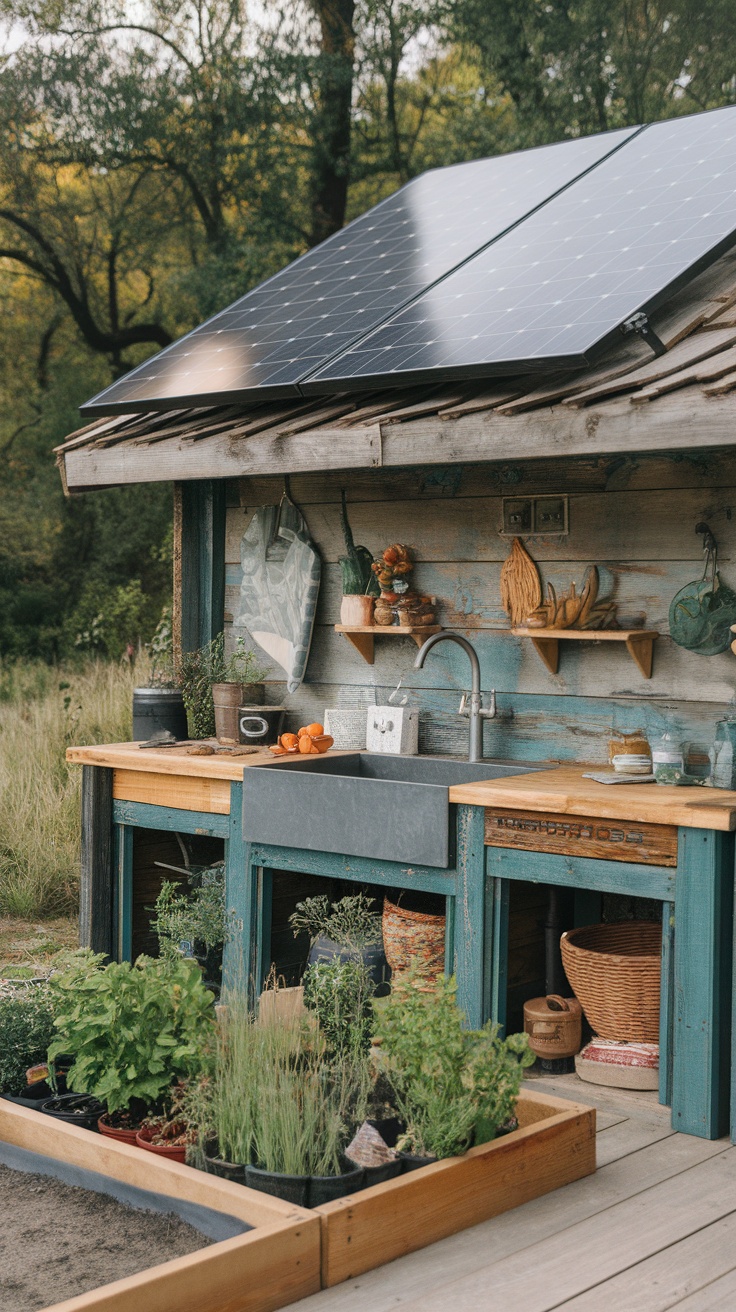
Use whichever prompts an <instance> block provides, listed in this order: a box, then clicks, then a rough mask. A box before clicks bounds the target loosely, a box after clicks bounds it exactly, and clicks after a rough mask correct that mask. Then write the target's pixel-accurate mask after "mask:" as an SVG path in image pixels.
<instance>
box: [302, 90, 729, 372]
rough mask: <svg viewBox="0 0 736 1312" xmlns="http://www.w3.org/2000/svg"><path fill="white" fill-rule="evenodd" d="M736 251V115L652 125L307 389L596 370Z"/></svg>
mask: <svg viewBox="0 0 736 1312" xmlns="http://www.w3.org/2000/svg"><path fill="white" fill-rule="evenodd" d="M729 116H730V117H729ZM660 230H661V231H660ZM734 242H736V108H732V107H727V108H725V109H721V110H714V111H710V112H708V113H705V114H697V115H692V116H688V117H686V118H678V119H671V120H668V121H665V122H663V123H656V124H652V125H650V126H648V127H646V128H644V129H643V130H642V131H641V132H639V133H637V134H635V135H634V136H633V137H632V138H631V139H629V140H628V141H627V142H626V144H625V145H624V146H623V148H622V149H621V150H619V151H617V152H615V153H614V154H612V155H610V156H608V157H607V158H606V159H605V160H603V161H602V162H601V163H600V164H598V165H597V166H596V167H595V168H594V169H591V170H589V171H588V172H587V173H586V174H585V175H584V176H583V177H582V178H580V179H578V180H577V181H576V182H574V183H573V184H571V186H570V187H568V188H566V189H565V190H564V191H562V192H561V193H560V194H558V196H557V197H555V198H554V199H552V200H550V201H549V202H548V203H547V204H546V205H545V206H543V207H541V208H540V209H538V210H537V211H536V212H535V213H534V214H533V215H531V216H530V217H528V218H527V219H526V220H525V221H524V222H523V223H522V224H519V225H518V226H517V227H515V228H514V229H513V230H512V231H511V232H510V233H507V234H506V235H504V236H503V237H501V238H499V240H498V241H496V242H494V243H492V244H491V245H490V246H488V247H487V248H486V249H485V250H484V251H482V252H480V253H479V254H477V255H475V256H473V257H472V258H470V259H469V260H468V261H466V262H465V263H464V264H463V265H462V266H461V267H460V268H459V269H457V270H455V271H453V272H452V273H450V274H449V275H447V276H446V277H445V278H443V279H442V280H441V281H439V282H438V283H437V284H435V286H434V287H433V288H431V289H429V290H428V291H427V292H425V293H423V294H422V295H420V296H419V297H417V298H416V299H415V301H413V302H412V304H411V305H410V306H408V307H405V308H404V309H403V310H401V311H399V312H398V313H397V314H395V315H393V316H392V317H391V318H390V319H389V320H388V321H387V322H386V323H385V324H383V325H381V326H380V327H379V328H377V329H376V330H374V331H373V332H372V333H370V334H368V336H367V337H365V338H362V339H360V340H359V341H358V342H357V343H356V344H355V345H354V346H353V347H352V348H350V349H349V350H348V351H347V352H345V353H344V355H343V356H342V357H340V359H338V360H333V361H332V362H331V363H330V364H329V365H327V366H323V368H322V369H320V370H319V371H317V372H316V373H315V374H314V375H313V376H312V377H311V378H310V379H307V380H305V381H304V383H303V384H302V390H303V391H304V393H305V394H307V395H309V394H312V393H319V392H321V391H331V392H334V391H336V390H350V389H352V388H356V389H357V388H360V389H365V388H367V387H372V386H375V385H378V384H379V383H380V385H381V386H386V385H390V384H391V383H393V384H394V385H396V384H398V383H400V384H401V385H408V384H412V383H420V382H423V381H426V380H430V379H431V380H432V381H433V382H437V381H441V380H443V379H458V378H479V377H483V378H486V377H492V376H494V375H495V376H510V375H514V374H517V373H521V372H524V373H526V372H529V371H530V370H535V369H537V370H540V369H541V370H546V371H548V370H549V369H550V368H554V369H556V368H572V367H583V366H585V365H586V364H589V363H591V362H592V361H593V360H595V359H596V358H597V357H598V356H599V355H600V354H601V353H602V352H603V351H604V350H605V349H606V348H607V346H608V345H609V344H610V343H611V342H612V341H614V340H617V338H618V333H619V331H620V326H621V325H622V324H623V323H624V322H625V321H626V320H628V319H629V318H630V317H631V316H632V315H633V314H635V313H636V312H637V311H642V310H643V311H645V312H647V313H651V312H652V311H653V310H655V309H656V308H657V307H658V306H659V305H661V304H663V303H664V302H665V301H666V300H668V299H669V298H670V297H671V296H672V295H673V293H674V292H675V291H677V290H678V288H679V287H681V286H683V285H684V284H685V283H686V282H688V281H690V280H691V279H692V278H693V277H694V276H696V274H697V273H699V272H700V271H701V270H702V269H704V268H706V267H707V266H708V265H709V264H711V263H712V262H713V261H714V260H716V259H717V258H718V257H719V256H720V255H722V254H723V253H724V251H725V250H727V249H729V247H731V246H733V244H734ZM544 275H547V277H545V276H544Z"/></svg>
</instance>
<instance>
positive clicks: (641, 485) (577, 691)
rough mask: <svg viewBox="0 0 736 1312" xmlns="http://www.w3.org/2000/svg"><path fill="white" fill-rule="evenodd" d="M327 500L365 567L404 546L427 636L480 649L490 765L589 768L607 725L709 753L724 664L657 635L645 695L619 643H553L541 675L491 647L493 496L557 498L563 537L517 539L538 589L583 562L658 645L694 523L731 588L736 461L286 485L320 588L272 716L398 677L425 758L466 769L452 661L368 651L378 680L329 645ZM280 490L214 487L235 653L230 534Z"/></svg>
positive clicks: (361, 476)
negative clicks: (706, 744)
mask: <svg viewBox="0 0 736 1312" xmlns="http://www.w3.org/2000/svg"><path fill="white" fill-rule="evenodd" d="M694 436H695V435H694ZM341 486H345V487H346V489H347V492H348V500H349V508H350V519H351V523H352V525H353V530H354V533H355V540H356V542H359V543H365V544H366V545H367V546H368V547H370V548H371V550H373V551H378V550H380V549H382V548H383V547H384V546H386V545H387V544H388V543H389V542H393V541H401V542H406V543H409V544H411V545H412V546H413V547H414V549H415V552H416V559H417V562H418V564H417V569H416V574H415V578H416V582H417V585H418V586H419V587H420V588H421V589H422V591H424V592H428V593H431V594H436V595H437V597H438V599H439V603H440V609H439V618H440V621H441V623H442V624H444V625H445V626H446V627H448V628H454V629H457V630H459V631H460V632H462V633H465V634H466V635H467V636H468V637H469V638H470V639H471V640H472V641H473V642H474V643H475V644H476V646H477V649H478V653H479V656H480V661H481V670H482V686H483V688H484V689H485V690H488V689H490V688H492V687H495V688H496V689H497V691H498V703H499V711H500V714H499V717H498V719H497V720H495V721H494V722H491V723H490V724H487V725H486V729H485V751H486V754H487V755H492V756H500V757H508V758H513V759H518V760H535V759H561V760H585V761H602V760H604V759H605V755H606V750H607V734H608V731H609V729H610V728H611V727H612V726H615V727H617V728H621V729H634V728H637V727H639V726H640V725H642V726H644V727H646V729H647V730H648V731H650V732H652V733H661V732H663V731H664V730H672V731H673V732H674V733H675V734H676V735H678V736H681V737H697V738H699V739H702V740H704V741H708V740H709V739H710V738H711V736H712V733H713V728H714V725H715V722H716V720H717V719H718V718H719V717H720V716H721V714H722V713H723V710H724V708H725V706H726V705H727V704H728V702H729V700H730V698H731V697H732V696H733V693H734V688H736V658H735V657H734V656H733V655H731V653H730V652H726V653H725V654H723V655H721V656H717V657H710V658H706V657H702V656H695V655H692V654H690V653H688V652H685V651H683V650H682V649H681V648H679V647H677V646H676V645H675V644H674V643H673V642H672V641H671V639H670V638H669V637H667V636H663V637H661V638H660V639H659V640H658V641H657V643H656V644H655V657H654V675H653V678H652V679H651V680H649V681H647V680H645V679H643V678H642V677H641V675H640V674H639V671H638V670H637V668H636V666H635V665H634V663H633V662H632V661H631V659H630V658H629V656H628V655H627V653H626V651H625V649H624V647H623V645H621V646H619V644H598V645H593V644H588V643H575V644H572V643H570V644H567V645H564V644H563V645H562V648H561V660H560V670H559V674H558V675H557V676H553V675H551V674H549V672H548V671H547V670H546V669H545V668H544V666H543V665H542V662H541V661H540V659H539V657H538V656H537V654H536V653H535V651H534V649H533V648H532V646H531V643H529V642H528V641H526V640H522V639H518V638H515V637H513V636H512V635H511V634H510V633H508V632H504V631H503V630H504V629H505V628H507V627H508V621H507V619H506V616H505V614H504V612H503V611H502V609H501V606H500V600H499V572H500V568H501V564H502V562H503V560H504V558H505V556H506V555H507V553H508V550H509V539H507V538H503V537H500V536H499V530H500V527H501V497H502V496H509V495H514V496H517V495H524V494H527V493H528V494H530V495H531V494H539V493H546V494H549V493H555V492H559V493H562V492H565V493H567V494H569V497H570V532H569V535H568V536H567V537H564V538H555V537H547V538H545V537H543V536H537V537H534V538H528V539H527V544H528V546H529V549H530V551H531V552H532V555H533V556H534V557H535V559H536V560H537V561H538V563H539V565H540V568H541V570H542V575H543V578H544V580H545V581H546V580H547V579H551V580H552V582H553V583H554V584H555V586H559V587H560V588H565V587H567V585H568V584H569V583H570V581H571V580H572V579H575V580H576V581H577V582H578V583H580V582H581V581H582V577H583V573H584V570H585V567H586V565H587V564H588V563H590V562H591V561H595V562H597V563H599V564H603V565H605V566H606V567H607V568H608V569H609V570H611V571H612V573H613V574H614V576H615V579H616V599H617V600H618V603H619V614H620V617H621V619H622V621H624V622H634V623H637V622H638V623H641V622H642V621H644V620H646V625H647V627H652V628H657V629H659V630H660V632H661V633H662V634H666V633H667V627H668V626H667V614H668V609H669V604H670V601H671V599H672V597H673V596H674V594H675V592H677V590H678V589H679V588H680V587H682V586H683V584H685V583H687V582H688V581H689V580H691V579H694V578H696V577H698V576H699V575H700V573H701V572H702V564H703V560H702V543H701V539H700V538H698V537H697V536H696V534H695V531H694V530H695V524H696V523H697V522H698V521H699V520H706V521H707V522H708V523H709V524H710V525H711V527H712V529H713V531H714V533H715V534H716V536H717V538H718V542H719V547H720V564H721V569H722V575H723V578H724V581H726V582H728V583H730V584H731V585H732V586H733V587H734V588H735V589H736V513H734V512H735V511H736V454H734V453H731V452H728V451H715V450H711V451H708V450H697V449H693V450H692V451H686V452H683V451H678V452H673V453H672V454H670V455H661V454H658V455H652V456H636V457H628V456H615V457H606V456H602V457H600V458H597V459H579V460H576V461H538V462H531V461H527V462H518V463H515V462H514V460H513V458H510V459H509V460H508V461H507V462H506V463H504V464H499V463H496V464H484V465H466V466H459V465H450V466H446V467H441V468H432V469H425V470H422V469H410V470H405V471H401V470H399V471H396V470H394V471H390V472H389V471H379V470H377V471H373V472H365V473H351V474H349V475H345V474H342V475H325V474H319V475H301V476H295V477H294V478H293V479H292V484H291V491H292V495H293V497H294V499H295V500H296V501H297V502H298V503H299V504H300V505H301V507H302V509H303V511H304V513H305V515H306V518H307V521H308V523H309V527H310V531H311V533H312V535H313V537H314V539H315V541H316V542H317V544H318V546H319V548H320V550H321V552H322V554H323V560H324V570H323V584H322V592H321V599H320V607H319V614H318V621H317V625H316V628H315V634H314V641H313V645H312V651H311V655H310V660H309V666H308V670H307V679H306V681H305V683H304V684H303V685H302V687H301V688H300V690H299V691H298V692H297V693H296V694H295V695H294V696H293V697H290V698H289V697H285V690H284V685H283V683H281V682H280V681H279V680H278V677H277V672H274V675H273V680H272V681H271V682H270V684H269V691H268V700H269V701H273V702H280V701H282V700H284V702H285V704H286V705H287V706H288V708H289V711H290V720H291V725H292V727H293V726H295V725H297V723H303V722H304V721H307V720H311V719H321V718H322V714H323V712H324V708H325V707H326V706H330V705H339V706H343V705H347V706H350V705H358V704H360V705H362V704H366V703H368V702H371V701H373V700H374V698H377V699H378V700H379V701H380V700H382V699H385V697H386V696H387V695H388V693H389V692H390V691H391V690H392V689H393V688H395V686H396V684H397V683H398V680H399V678H400V677H401V676H403V679H404V687H405V688H407V689H409V690H410V693H411V696H412V698H414V699H415V700H416V703H418V705H419V706H420V708H421V711H422V712H423V714H422V717H421V749H422V750H424V751H434V752H450V753H462V752H463V751H464V750H465V748H466V744H467V722H466V721H463V720H461V719H459V718H458V716H457V714H456V711H457V705H458V702H459V698H460V694H461V692H462V691H463V689H465V688H467V687H468V686H469V668H468V662H467V659H466V657H465V656H464V654H463V653H462V651H460V649H459V648H457V647H453V646H452V645H450V644H446V645H445V646H442V647H440V648H438V649H437V651H435V652H432V653H431V655H430V656H429V658H428V660H427V663H426V666H425V668H424V669H423V670H421V671H415V670H414V669H413V668H412V666H413V661H414V657H415V655H416V647H415V646H414V644H413V643H412V642H411V641H410V640H409V639H408V638H407V639H405V640H398V639H394V640H389V639H385V640H383V641H381V639H380V638H379V639H377V641H376V662H375V665H374V666H369V665H367V664H366V663H365V662H364V661H363V660H362V658H361V657H360V656H359V654H358V653H357V651H355V650H354V649H353V648H352V647H351V646H350V645H349V644H348V642H347V641H346V639H345V638H343V637H341V636H340V635H338V634H336V633H335V632H334V629H333V625H334V624H335V623H336V622H337V621H338V619H339V607H340V597H341V588H340V570H339V566H338V564H337V560H338V557H339V555H340V554H341V553H342V550H343V543H342V536H341V531H340V516H339V499H340V488H341ZM281 492H282V486H281V484H280V482H279V481H278V480H276V479H272V478H251V479H246V480H241V481H240V483H239V484H236V483H234V482H233V483H231V484H229V485H228V493H229V498H228V499H229V508H228V512H227V536H226V603H225V604H226V622H227V625H228V630H229V634H230V638H231V639H232V637H233V636H234V635H236V634H237V632H238V630H237V629H236V628H235V627H234V625H233V624H232V617H233V615H234V614H235V615H236V614H237V607H238V592H239V586H240V577H241V572H240V556H239V548H240V540H241V537H242V534H243V531H244V529H245V527H246V525H247V523H248V520H249V518H250V515H251V514H252V513H253V510H254V509H255V508H256V507H258V506H259V505H261V504H264V503H268V502H275V501H278V499H279V497H280V495H281Z"/></svg>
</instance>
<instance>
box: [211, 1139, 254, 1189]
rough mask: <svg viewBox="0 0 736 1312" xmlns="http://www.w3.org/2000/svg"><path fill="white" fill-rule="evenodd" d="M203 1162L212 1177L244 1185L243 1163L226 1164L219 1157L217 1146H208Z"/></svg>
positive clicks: (222, 1158)
mask: <svg viewBox="0 0 736 1312" xmlns="http://www.w3.org/2000/svg"><path fill="white" fill-rule="evenodd" d="M204 1160H205V1162H206V1165H207V1170H208V1171H210V1172H211V1173H212V1175H219V1176H220V1179H222V1180H232V1182H233V1184H245V1163H241V1162H227V1161H225V1159H224V1157H219V1156H218V1149H217V1144H210V1145H209V1146H208V1148H207V1150H206V1151H205V1154H204Z"/></svg>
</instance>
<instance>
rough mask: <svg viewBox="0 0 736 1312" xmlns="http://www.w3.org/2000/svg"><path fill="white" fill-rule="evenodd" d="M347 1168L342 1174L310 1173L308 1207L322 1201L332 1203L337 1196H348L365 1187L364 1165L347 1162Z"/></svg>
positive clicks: (316, 1205)
mask: <svg viewBox="0 0 736 1312" xmlns="http://www.w3.org/2000/svg"><path fill="white" fill-rule="evenodd" d="M345 1166H346V1168H347V1169H346V1170H344V1171H343V1172H342V1174H341V1175H310V1177H309V1192H308V1194H307V1198H308V1200H309V1201H308V1203H307V1206H308V1207H319V1206H320V1205H321V1204H322V1203H332V1202H334V1200H335V1199H336V1198H347V1196H348V1194H355V1193H357V1192H358V1190H359V1189H363V1188H364V1187H365V1171H364V1170H363V1167H362V1166H354V1165H353V1163H352V1162H348V1161H346V1162H345Z"/></svg>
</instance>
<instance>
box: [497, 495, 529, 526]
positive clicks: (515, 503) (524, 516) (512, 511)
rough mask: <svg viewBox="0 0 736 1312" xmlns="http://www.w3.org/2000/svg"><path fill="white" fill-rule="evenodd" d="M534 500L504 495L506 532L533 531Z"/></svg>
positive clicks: (504, 524)
mask: <svg viewBox="0 0 736 1312" xmlns="http://www.w3.org/2000/svg"><path fill="white" fill-rule="evenodd" d="M532 509H533V507H532V502H531V500H530V499H529V498H528V497H527V498H526V499H522V498H520V497H504V499H503V531H504V533H513V534H520V533H531V531H532Z"/></svg>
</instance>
